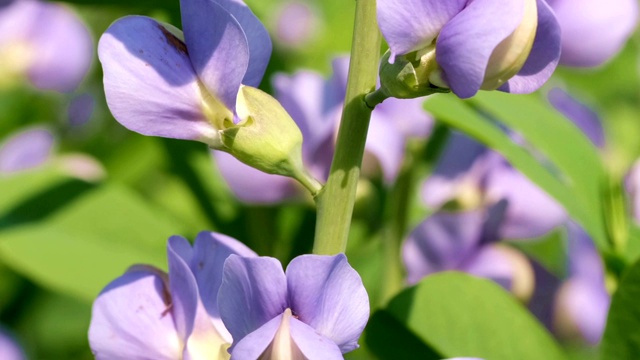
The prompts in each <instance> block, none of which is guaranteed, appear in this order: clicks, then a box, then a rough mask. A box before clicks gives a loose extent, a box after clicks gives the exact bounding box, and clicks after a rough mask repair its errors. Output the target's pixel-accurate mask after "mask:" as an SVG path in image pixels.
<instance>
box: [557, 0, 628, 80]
mask: <svg viewBox="0 0 640 360" xmlns="http://www.w3.org/2000/svg"><path fill="white" fill-rule="evenodd" d="M547 2H548V3H549V5H550V6H551V8H552V9H553V12H554V13H555V15H556V18H557V19H558V23H560V29H561V30H562V42H561V44H562V55H561V57H560V64H562V65H567V66H577V67H593V66H599V65H602V64H603V63H605V62H606V61H607V60H609V59H611V58H612V57H613V56H615V55H616V54H617V53H618V52H619V51H620V49H622V46H623V45H624V44H625V42H626V41H627V39H628V38H629V37H630V36H631V34H632V33H633V31H634V30H635V28H636V26H637V24H638V2H637V1H635V0H615V1H609V0H547Z"/></svg>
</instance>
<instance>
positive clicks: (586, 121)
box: [547, 88, 605, 148]
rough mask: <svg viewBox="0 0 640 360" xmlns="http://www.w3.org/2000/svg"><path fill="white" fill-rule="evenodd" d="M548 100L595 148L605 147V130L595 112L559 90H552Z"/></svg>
mask: <svg viewBox="0 0 640 360" xmlns="http://www.w3.org/2000/svg"><path fill="white" fill-rule="evenodd" d="M547 98H548V99H549V102H550V103H551V105H553V107H554V108H556V110H558V111H559V112H561V113H562V115H564V116H565V117H566V118H567V119H569V120H571V121H572V122H573V123H574V124H575V125H576V126H577V127H578V128H580V130H582V132H584V134H585V135H587V137H588V138H589V140H591V142H592V143H593V144H594V145H595V146H597V147H600V148H601V147H604V145H605V143H604V140H605V139H604V129H603V128H602V121H601V120H600V116H598V114H597V113H596V112H595V111H593V110H592V109H591V108H589V107H588V106H587V105H585V104H583V103H581V102H579V101H578V100H576V99H575V98H573V97H572V96H571V95H569V94H568V93H567V92H566V91H564V90H562V89H559V88H553V89H551V90H550V91H549V94H548V95H547Z"/></svg>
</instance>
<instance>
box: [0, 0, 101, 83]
mask: <svg viewBox="0 0 640 360" xmlns="http://www.w3.org/2000/svg"><path fill="white" fill-rule="evenodd" d="M92 58H93V41H92V39H91V35H90V34H89V31H88V30H87V28H86V26H85V25H84V24H83V23H82V22H81V21H80V19H78V17H77V16H76V15H75V14H73V13H72V12H71V11H70V10H69V9H68V8H66V7H64V6H61V5H58V4H54V3H50V2H40V1H34V0H9V1H4V2H3V4H1V5H0V59H1V61H0V62H1V63H2V68H0V79H1V80H0V81H2V80H7V79H8V80H10V81H11V80H12V79H15V78H16V77H21V76H26V77H27V78H28V79H29V81H31V83H33V85H35V86H36V87H38V88H40V89H44V90H56V91H62V92H68V91H72V90H74V89H75V88H76V87H77V86H78V84H79V83H80V82H81V81H82V79H83V78H84V76H85V74H86V73H87V71H88V70H89V66H90V65H91V60H92Z"/></svg>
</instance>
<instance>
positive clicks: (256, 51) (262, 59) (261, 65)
mask: <svg viewBox="0 0 640 360" xmlns="http://www.w3.org/2000/svg"><path fill="white" fill-rule="evenodd" d="M183 1H185V0H183ZM189 1H190V0H189ZM213 1H215V2H216V3H218V4H219V5H220V6H222V7H223V8H224V9H225V10H227V11H228V12H229V13H230V14H231V15H232V16H233V17H234V18H235V19H236V20H237V21H238V23H239V24H240V26H241V27H242V30H243V31H244V33H245V36H246V39H247V40H246V41H247V43H248V44H249V65H248V69H247V72H246V74H245V75H244V78H243V79H242V83H243V84H244V85H249V86H253V87H258V85H260V82H261V81H262V77H263V76H264V71H265V70H266V69H267V65H268V64H269V58H270V57H271V38H270V37H269V32H267V29H265V27H264V25H262V22H260V19H258V18H257V17H256V16H255V15H254V13H253V12H252V11H251V9H249V7H248V6H247V5H246V4H245V3H244V2H243V1H242V0H213Z"/></svg>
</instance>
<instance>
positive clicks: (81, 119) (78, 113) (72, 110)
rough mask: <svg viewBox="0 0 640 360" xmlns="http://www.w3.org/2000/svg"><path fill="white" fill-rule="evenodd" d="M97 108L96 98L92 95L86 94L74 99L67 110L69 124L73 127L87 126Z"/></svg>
mask: <svg viewBox="0 0 640 360" xmlns="http://www.w3.org/2000/svg"><path fill="white" fill-rule="evenodd" d="M95 107H96V98H95V97H94V96H93V95H91V94H90V93H84V94H81V95H78V96H76V97H74V98H73V99H72V100H71V102H70V103H69V107H68V108H67V115H68V116H69V124H70V125H71V126H82V125H84V124H86V123H87V122H88V121H89V120H90V119H91V115H92V114H93V110H94V109H95Z"/></svg>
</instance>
